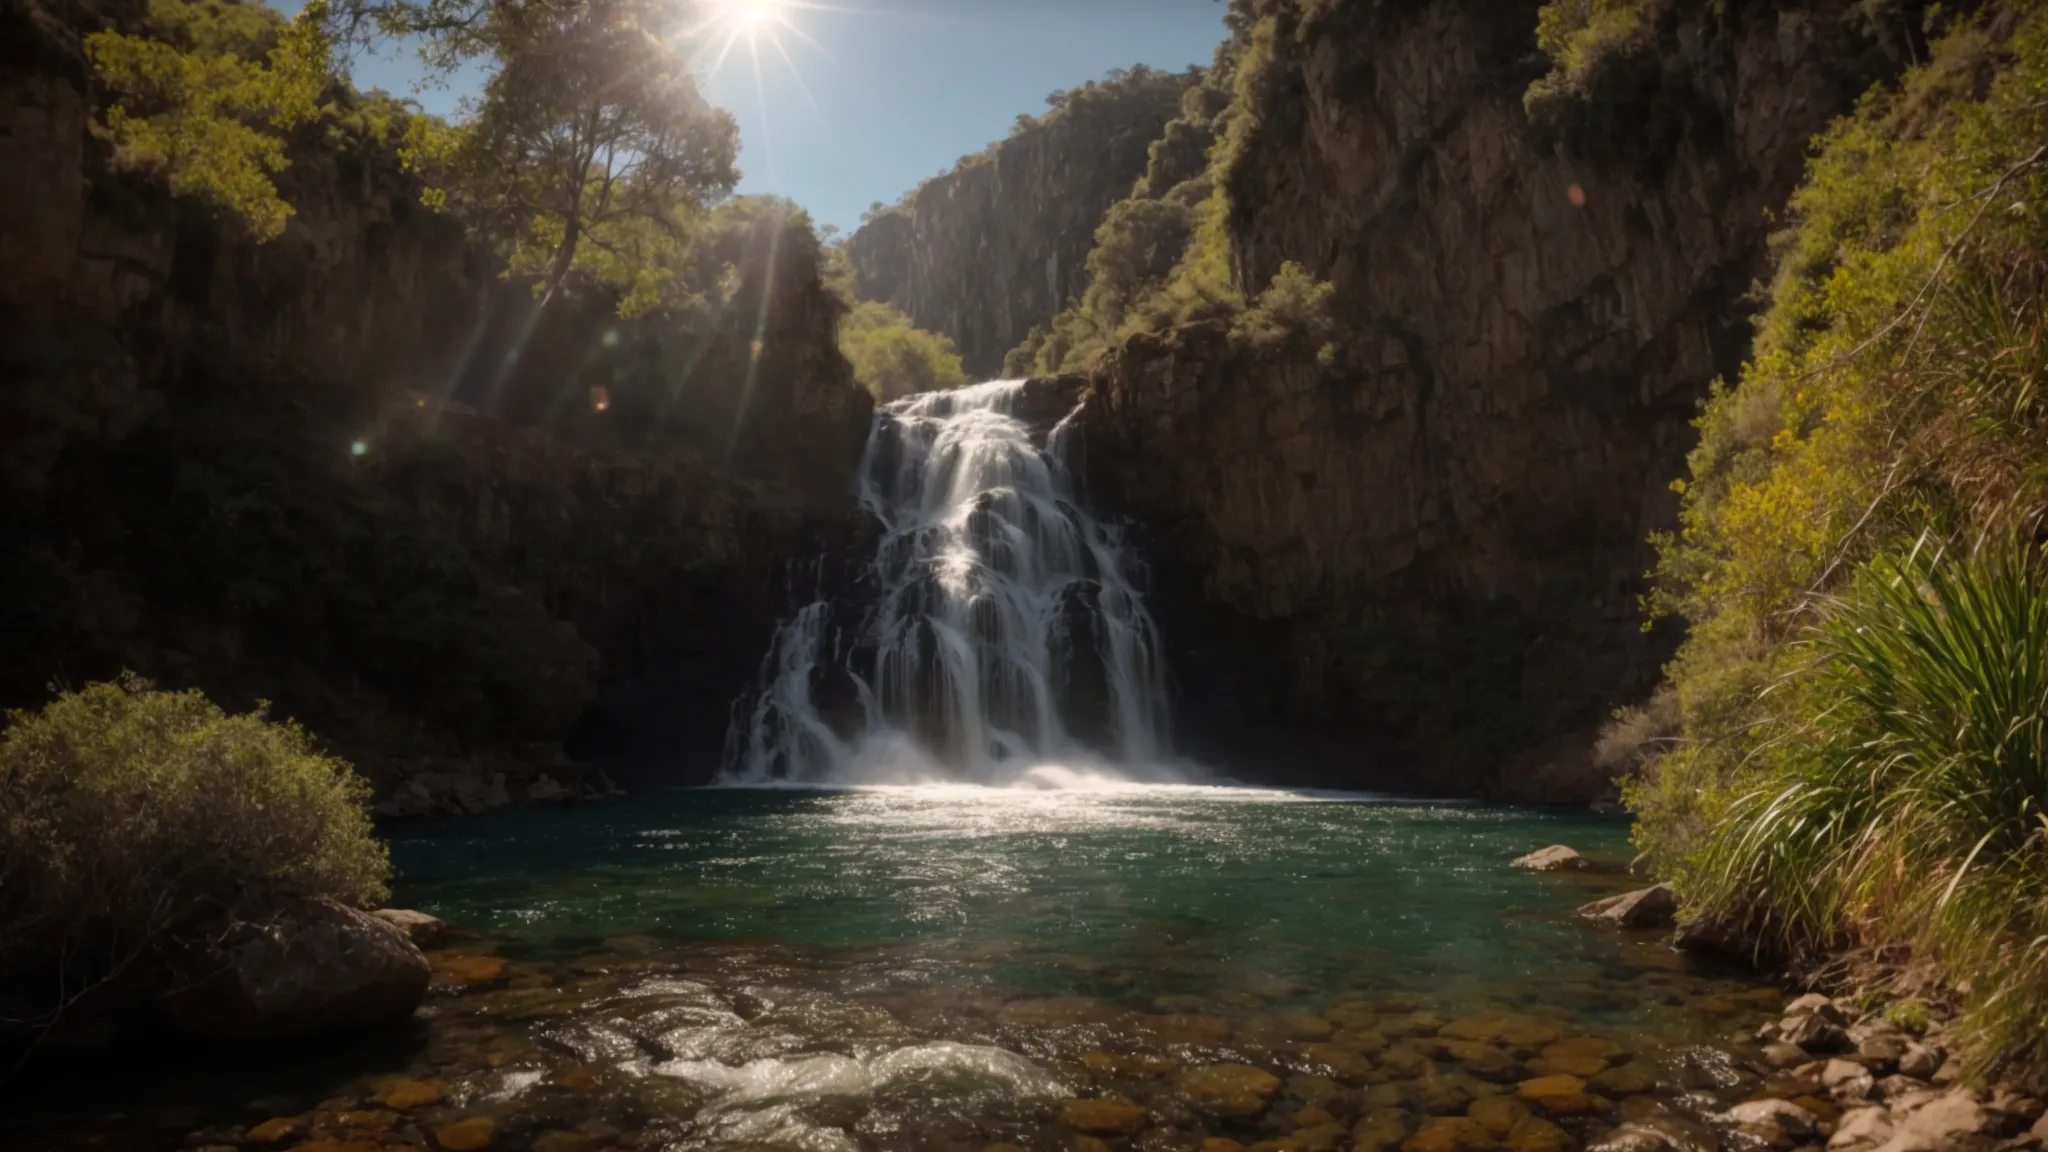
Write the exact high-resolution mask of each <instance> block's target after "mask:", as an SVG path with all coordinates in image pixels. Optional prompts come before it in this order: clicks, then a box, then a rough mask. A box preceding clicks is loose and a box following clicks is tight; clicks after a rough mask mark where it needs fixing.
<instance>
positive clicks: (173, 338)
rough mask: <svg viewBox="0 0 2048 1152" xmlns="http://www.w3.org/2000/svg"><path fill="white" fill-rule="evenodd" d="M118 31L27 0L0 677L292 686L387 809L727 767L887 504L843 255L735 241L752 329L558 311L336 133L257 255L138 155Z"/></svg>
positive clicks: (0, 457) (0, 577)
mask: <svg viewBox="0 0 2048 1152" xmlns="http://www.w3.org/2000/svg"><path fill="white" fill-rule="evenodd" d="M97 18H98V17H97V15H96V9H95V8H92V7H85V6H79V7H62V6H48V5H9V6H7V8H6V9H5V10H4V11H0V168H4V169H5V170H6V171H7V172H9V173H10V174H13V173H19V174H22V175H23V177H24V178H23V179H20V180H15V179H12V178H10V179H9V180H7V181H5V182H0V218H4V219H5V220H6V227H5V228H4V229H0V377H4V378H5V379H6V380H7V387H6V388H5V389H4V390H0V539H4V540H5V541H6V548H5V549H4V552H0V631H4V634H5V635H6V636H7V638H8V651H9V655H10V659H9V661H8V663H7V667H6V668H5V669H4V670H0V703H4V704H5V705H6V706H10V707H13V706H31V705H34V704H35V703H37V702H39V701H40V700H42V699H44V698H45V697H46V695H47V692H48V691H49V688H50V686H51V685H53V684H56V685H60V686H61V685H76V684H78V683H82V682H84V681H86V680H91V679H99V678H103V677H106V676H110V675H113V674H115V673H118V672H120V671H121V670H123V669H132V670H135V671H138V672H141V673H143V674H144V675H147V676H150V677H152V678H155V679H157V680H158V681H159V682H162V683H165V684H167V685H174V686H186V685H191V686H197V687H201V688H204V689H206V690H207V691H208V692H209V693H210V694H212V695H214V696H215V697H216V698H217V699H219V700H220V701H221V702H222V703H223V704H226V705H228V706H231V707H237V708H240V707H249V706H252V705H254V704H255V703H256V702H257V701H259V700H268V701H271V702H273V704H274V706H275V708H276V710H277V711H278V712H280V713H282V714H284V715H287V716H291V717H293V718H295V719H298V720H300V721H301V722H303V723H305V724H306V725H307V726H308V727H309V728H310V729H311V730H313V731H314V732H315V734H316V735H318V736H319V737H321V738H322V740H323V741H324V742H325V743H327V744H328V745H329V746H331V747H333V748H335V749H336V750H338V751H340V752H342V753H344V754H346V755H348V756H350V757H351V758H352V759H354V760H355V761H356V762H357V763H358V764H359V765H360V766H361V767H362V768H363V769H364V771H365V772H366V773H367V774H369V775H370V776H371V778H372V779H373V780H374V781H375V782H376V783H377V784H378V786H379V789H380V795H382V796H384V797H385V800H386V804H387V809H388V810H394V811H413V810H420V809H421V808H423V807H440V808H448V809H456V810H467V809H474V808H478V807H488V806H495V805H496V804H498V803H501V802H504V801H507V800H516V799H519V798H521V797H522V796H529V795H530V796H531V797H532V798H535V799H545V798H549V797H555V796H569V795H574V794H576V793H577V792H579V791H584V790H588V789H590V788H602V787H604V786H605V782H604V778H603V777H602V776H601V775H600V774H598V773H596V772H594V771H592V769H593V768H599V769H603V770H604V771H605V772H608V773H610V775H611V777H612V778H615V779H618V780H622V781H624V782H627V783H643V784H655V783H662V784H670V783H684V782H691V781H696V780H701V779H704V778H705V777H707V776H708V775H709V774H710V773H711V772H712V771H714V770H715V769H716V767H717V764H718V761H719V755H720V751H721V748H722V742H723V737H724V731H725V725H726V709H727V708H728V707H729V705H730V704H731V702H732V700H733V699H735V698H736V697H737V696H738V695H739V694H740V692H741V691H742V690H743V689H744V688H745V687H746V686H747V685H748V684H750V683H751V681H752V679H753V675H754V672H755V670H756V667H757V665H758V662H759V660H760V657H761V653H762V652H763V651H764V650H765V648H766V646H767V644H768V641H769V638H770V636H771V634H772V630H773V624H774V621H775V619H776V617H777V615H778V614H779V613H780V612H781V611H782V609H783V607H784V605H783V602H782V601H783V589H782V580H781V575H782V572H783V569H784V566H785V564H786V563H787V562H788V561H789V560H791V559H795V558H799V557H808V556H810V555H814V554H815V553H817V552H818V551H819V550H820V549H821V548H823V547H826V546H829V544H830V542H831V541H832V540H833V539H835V538H836V535H837V534H840V533H843V532H847V531H857V530H858V529H859V526H860V522H859V518H858V517H857V516H855V514H854V509H853V501H852V496H851V485H852V478H853V475H854V472H855V470H856V468H857V466H858V462H859V458H860V453H861V451H862V446H863V444H864V442H865V438H866V433H867V427H868V422H869V414H870V411H871V407H872V404H871V401H870V400H869V399H868V397H867V395H866V393H864V392H862V391H861V390H859V389H858V388H857V387H855V386H854V384H853V381H852V375H851V370H850V368H849V367H848V365H847V364H846V363H845V361H844V359H843V358H842V357H840V356H839V354H838V352H837V349H836V341H835V334H834V324H835V322H836V318H837V305H836V303H835V302H834V301H833V300H832V298H831V297H830V295H829V293H827V292H826V290H825V289H824V288H823V286H822V284H821V283H820V282H819V278H818V267H817V252H816V246H815V243H814V242H811V241H810V240H809V237H808V235H806V236H804V237H802V239H803V240H804V241H805V243H795V242H792V241H791V240H790V239H789V237H787V236H785V237H784V238H783V240H784V242H782V243H774V242H771V237H770V235H769V230H771V229H772V228H773V227H774V226H775V225H774V224H773V222H772V221H769V220H767V219H766V218H763V219H761V220H759V221H757V222H756V223H755V224H753V225H751V226H747V227H740V228H738V229H736V230H732V231H729V232H727V233H722V234H720V236H718V237H717V238H716V240H715V243H717V244H719V245H722V246H724V248H725V249H728V250H726V251H721V252H720V253H719V256H720V257H721V258H722V259H725V260H729V261H730V263H732V264H733V265H734V266H736V267H737V268H738V269H739V270H740V273H741V275H740V288H739V295H738V298H737V304H736V307H737V308H738V309H739V310H741V311H744V312H745V314H746V315H745V320H746V323H745V324H744V331H743V332H742V331H741V330H740V326H738V325H735V324H727V325H723V326H717V325H714V326H712V327H708V328H699V329H689V328H685V327H679V326H678V324H677V323H676V322H673V321H665V320H659V319H649V320H643V321H639V322H637V323H634V324H624V323H621V322H619V321H618V320H617V319H616V318H615V317H613V316H611V315H610V314H609V312H608V310H606V309H605V308H603V307H601V306H598V305H594V304H592V305H581V306H575V307H556V308H554V309H552V310H550V311H549V312H548V313H546V314H543V315H539V316H535V315H534V314H533V302H532V298H531V293H530V292H528V291H527V289H526V287H525V286H523V285H517V284H506V283H504V282H502V281H501V280H500V279H499V277H498V275H497V272H496V265H495V264H494V262H493V261H492V259H491V258H490V256H489V254H488V253H486V252H483V251H480V250H478V249H476V248H473V247H472V246H471V245H470V244H469V243H468V242H467V241H466V240H465V238H464V236H463V234H462V233H461V231H460V230H459V228H458V227H457V226H456V225H455V223H454V222H452V221H450V220H447V219H445V218H442V217H439V216H437V215H435V214H433V213H431V212H428V211H426V210H424V209H423V208H421V207H419V205H418V203H417V192H418V190H417V187H416V186H415V185H414V184H412V183H411V181H410V180H409V179H408V178H407V177H406V175H405V174H404V173H403V172H402V171H400V170H399V168H398V166H397V165H396V164H395V163H394V162H393V161H392V159H391V158H390V157H389V155H388V154H385V153H382V152H380V151H378V150H376V149H367V148H352V147H348V146H340V147H337V146H335V145H333V144H332V143H331V142H330V141H328V140H326V139H324V138H323V137H321V136H319V135H318V134H309V136H308V137H307V138H305V139H302V140H299V141H297V142H295V144H294V146H293V148H292V159H293V163H292V167H291V168H290V169H289V170H288V171H287V172H286V173H285V174H284V177H283V182H282V185H281V187H282V188H283V190H284V192H285V193H286V196H287V199H288V200H289V201H290V202H291V203H292V204H293V205H294V206H295V208H296V210H297V211H296V215H295V216H294V217H293V218H292V221H291V224H290V226H289V228H288V229H287V231H286V232H285V234H284V235H283V236H281V237H280V238H278V239H277V240H275V241H273V242H271V243H269V244H264V245H258V244H255V243H252V242H250V241H248V240H247V239H245V238H243V237H241V236H240V235H239V234H238V233H236V232H235V231H234V230H233V229H232V228H229V227H225V226H223V225H222V224H221V223H220V222H218V221H217V220H215V219H213V218H212V217H211V216H210V215H209V214H208V213H206V212H205V211H203V210H201V209H198V208H196V207H195V206H193V205H190V204H187V203H181V202H179V201H177V200H176V199H174V198H172V197H170V196H169V195H168V194H167V193H166V192H165V191H164V190H163V189H162V188H161V187H160V186H157V185H156V184H154V183H153V182H151V181H150V180H148V179H146V178H141V177H136V176H132V175H130V174H127V173H124V172H121V171H118V170H116V169H115V168H114V167H112V166H111V165H110V163H109V159H108V157H107V156H106V155H105V153H104V150H103V148H102V147H101V145H100V144H99V143H98V142H97V141H95V140H94V139H93V138H92V137H91V135H90V133H89V131H88V123H89V119H90V115H91V109H92V100H93V92H92V89H91V85H90V82H89V75H88V72H87V69H86V68H85V66H84V63H83V61H82V57H81V55H80V37H81V31H82V30H83V29H86V28H90V27H92V26H93V25H94V23H95V22H96V20H97ZM771 256H772V258H773V259H774V261H775V264H774V266H773V267H772V268H771V267H770V265H769V260H770V258H771ZM764 292H771V293H772V295H771V296H770V297H769V298H768V300H767V308H766V313H767V316H768V324H767V327H766V328H765V329H764V330H762V331H761V332H760V333H759V342H758V347H757V346H756V344H755V341H754V339H753V337H754V336H755V334H756V333H755V327H754V324H755V321H756V319H757V317H759V316H760V315H761V312H762V308H761V294H762V293H764ZM599 388H602V389H603V391H604V393H605V402H604V403H598V402H597V396H598V393H597V389H599ZM586 392H591V393H592V395H589V396H586V395H585V393H586ZM565 748H566V751H565ZM409 781H411V782H415V783H418V784H419V786H418V787H408V786H407V785H408V782H409Z"/></svg>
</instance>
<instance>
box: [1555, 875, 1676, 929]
mask: <svg viewBox="0 0 2048 1152" xmlns="http://www.w3.org/2000/svg"><path fill="white" fill-rule="evenodd" d="M1579 918H1580V919H1582V920H1589V921H1592V922H1593V923H1595V924H1599V925H1601V926H1603V927H1607V928H1669V927H1671V926H1672V925H1673V924H1674V923H1676V922H1677V919H1678V897H1677V895H1676V894H1675V893H1673V892H1672V891H1671V885H1669V884H1656V885H1652V886H1651V887H1648V888H1643V889H1640V890H1638V891H1635V892H1625V893H1623V894H1621V895H1620V896H1610V897H1608V898H1607V899H1605V900H1595V901H1593V902H1592V903H1591V904H1587V905H1585V906H1584V907H1582V908H1580V909H1579Z"/></svg>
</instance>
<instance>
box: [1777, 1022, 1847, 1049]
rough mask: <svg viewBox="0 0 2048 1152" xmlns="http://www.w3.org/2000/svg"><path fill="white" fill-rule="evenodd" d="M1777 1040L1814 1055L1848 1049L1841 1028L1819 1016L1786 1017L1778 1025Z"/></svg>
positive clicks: (1844, 1033) (1844, 1034)
mask: <svg viewBox="0 0 2048 1152" xmlns="http://www.w3.org/2000/svg"><path fill="white" fill-rule="evenodd" d="M1778 1038H1779V1039H1781V1040H1783V1041H1784V1042H1785V1043H1787V1044H1796V1045H1798V1046H1799V1047H1801V1048H1804V1049H1805V1050H1807V1051H1808V1052H1815V1053H1825V1052H1845V1051H1847V1050H1848V1048H1849V1034H1848V1033H1847V1032H1845V1031H1843V1029H1842V1026H1841V1025H1839V1024H1836V1023H1834V1022H1833V1021H1831V1020H1828V1019H1827V1018H1825V1017H1823V1016H1821V1015H1819V1014H1814V1015H1810V1016H1791V1017H1787V1018H1786V1019H1785V1020H1784V1021H1782V1022H1781V1023H1780V1024H1779V1025H1778Z"/></svg>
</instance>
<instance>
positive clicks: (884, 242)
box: [846, 72, 1196, 379]
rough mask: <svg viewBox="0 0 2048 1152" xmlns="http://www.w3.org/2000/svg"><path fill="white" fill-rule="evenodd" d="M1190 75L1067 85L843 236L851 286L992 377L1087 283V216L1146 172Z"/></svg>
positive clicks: (978, 374) (1090, 224) (1093, 218)
mask: <svg viewBox="0 0 2048 1152" xmlns="http://www.w3.org/2000/svg"><path fill="white" fill-rule="evenodd" d="M1195 79H1196V74H1180V75H1169V74H1165V73H1158V72H1146V73H1142V74H1140V75H1139V76H1138V78H1137V79H1135V80H1123V81H1112V82H1110V83H1107V84H1102V85H1094V86H1090V87H1089V88H1086V89H1080V90H1077V91H1076V92H1074V93H1072V94H1070V95H1069V97H1068V100H1067V103H1066V104H1065V105H1064V106H1063V107H1061V108H1058V109H1056V110H1054V111H1053V112H1051V113H1049V114H1047V115H1046V116H1045V117H1043V118H1042V119H1040V120H1039V121H1037V122H1035V123H1033V124H1031V125H1030V126H1029V127H1026V128H1024V129H1022V130H1021V131H1019V132H1018V133H1017V134H1015V135H1013V136H1011V137H1010V138H1009V139H1007V140H1004V141H1002V142H1000V143H997V144H995V145H992V146H991V147H990V148H989V150H988V151H987V152H985V153H983V154H982V155H980V156H977V157H973V158H971V159H969V160H966V161H963V162H962V163H961V165H960V166H959V167H958V168H955V169H954V170H953V171H952V172H950V173H948V174H946V175H944V176H941V177H939V178H937V179H935V180H931V181H927V182H926V183H925V184H923V185H922V186H920V187H919V188H918V189H917V191H916V192H914V193H913V194H912V195H911V196H910V198H909V199H908V200H906V201H905V202H904V203H903V204H902V205H900V206H898V207H896V208H894V209H891V210H889V211H887V212H884V213H882V214H881V215H879V216H877V217H875V218H874V219H873V220H871V221H869V222H868V223H867V224H865V225H863V226H862V227H861V228H860V229H859V230H858V231H856V232H855V233H854V234H853V236H852V237H851V238H850V239H849V240H848V241H847V248H846V251H847V255H848V257H849V258H850V259H851V261H852V263H853V268H854V289H855V291H856V292H857V293H858V294H859V295H860V296H861V298H862V299H866V300H880V301H883V302H886V303H889V304H893V305H895V306H896V307H897V308H899V309H901V310H902V311H903V312H905V313H906V314H908V315H909V317H910V318H911V320H912V321H913V322H914V323H916V325H917V326H918V327H920V328H925V329H929V330H930V331H933V332H938V333H941V334H943V335H945V336H949V337H951V338H952V340H953V342H954V343H955V344H956V345H957V346H958V347H959V349H960V359H961V362H962V364H963V365H964V366H965V367H966V369H967V372H968V375H969V376H971V377H974V378H976V379H989V378H993V377H994V376H995V375H997V374H998V373H999V372H1001V370H1002V366H1003V356H1004V354H1005V353H1007V352H1009V350H1010V349H1012V348H1014V347H1016V346H1017V345H1018V344H1020V343H1022V342H1023V340H1024V338H1025V336H1026V335H1028V334H1029V333H1030V331H1031V329H1032V327H1033V326H1034V325H1038V324H1043V323H1045V322H1046V321H1047V320H1050V319H1051V318H1052V317H1053V315H1054V314H1055V313H1057V312H1058V311H1059V310H1060V308H1061V307H1063V306H1064V305H1065V304H1066V302H1067V300H1068V299H1069V298H1071V297H1073V296H1076V295H1078V294H1079V293H1080V292H1081V290H1082V289H1083V288H1085V287H1086V286H1087V261H1088V253H1089V251H1090V249H1092V248H1093V247H1094V243H1095V229H1096V226H1097V225H1099V224H1100V223H1101V222H1102V215H1103V213H1104V212H1106V211H1108V210H1109V207H1110V205H1112V204H1114V203H1116V202H1117V201H1118V200H1121V199H1123V198H1124V197H1125V196H1126V195H1129V193H1130V191H1131V185H1132V184H1133V183H1134V182H1135V181H1137V179H1138V178H1139V177H1141V176H1143V175H1144V174H1145V166H1146V162H1147V156H1148V150H1149V149H1150V147H1151V144H1152V142H1153V140H1155V139H1157V138H1158V137H1159V135H1160V133H1161V131H1162V130H1163V129H1164V128H1165V126H1166V123H1167V121H1169V120H1171V119H1172V118H1173V117H1174V114H1175V112H1176V110H1177V109H1178V107H1179V102H1180V96H1181V93H1182V92H1183V91H1185V90H1186V88H1187V87H1188V86H1189V85H1190V84H1192V83H1193V82H1194V81H1195Z"/></svg>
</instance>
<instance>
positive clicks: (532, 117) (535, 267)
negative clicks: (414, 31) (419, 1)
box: [416, 0, 739, 316]
mask: <svg viewBox="0 0 2048 1152" xmlns="http://www.w3.org/2000/svg"><path fill="white" fill-rule="evenodd" d="M678 7H679V6H677V5H673V4H662V3H660V2H659V0H654V2H652V3H650V2H647V0H577V2H574V3H567V4H561V5H534V6H530V7H522V6H513V5H503V6H500V7H498V8H496V9H495V10H493V11H492V12H491V13H490V14H489V15H488V17H486V22H485V27H484V28H483V30H482V31H481V32H479V33H477V34H476V35H477V38H478V40H479V41H480V42H481V43H483V44H484V45H486V46H487V48H488V50H489V51H490V52H491V54H493V55H494V56H495V57H496V58H497V61H498V64H499V68H498V71H497V73H496V74H495V75H493V76H492V77H491V79H490V81H489V82H488V83H487V84H486V85H485V88H484V94H483V97H482V99H481V100H480V101H479V102H478V104H477V105H476V107H475V110H474V115H473V116H472V117H470V119H469V120H468V121H467V122H466V123H464V124H462V125H461V126H459V127H456V128H453V129H445V130H440V131H439V132H435V133H429V134H427V135H426V136H425V137H424V138H422V139H421V140H420V141H419V142H418V147H417V149H416V154H417V155H418V156H419V157H420V158H421V162H422V163H423V165H424V166H425V167H426V168H427V170H428V171H429V173H430V175H431V176H432V177H433V178H434V179H435V181H436V182H437V183H438V184H439V185H440V187H441V190H442V191H443V192H445V194H446V199H447V202H448V204H449V205H450V206H452V207H454V208H455V209H456V210H457V211H458V212H459V213H460V214H461V215H462V216H464V217H465V218H466V220H467V221H468V222H469V223H471V224H472V225H473V226H475V227H477V228H479V229H480V230H482V231H484V232H485V233H486V234H489V235H493V236H495V237H497V238H499V239H500V240H502V241H503V242H504V243H506V244H507V245H508V247H509V249H510V253H509V265H508V269H507V274H508V275H515V276H532V277H534V278H535V280H536V287H535V291H536V293H537V294H539V295H540V296H542V298H543V299H546V298H549V297H552V296H553V294H554V293H555V292H556V291H558V290H559V289H560V288H561V287H562V285H563V284H564V283H565V282H566V281H568V280H569V279H570V278H571V277H575V278H578V279H580V280H584V281H587V282H590V283H592V284H595V285H597V286H600V287H602V288H605V289H609V290H611V291H614V292H616V293H617V294H618V295H619V311H620V313H621V315H625V316H635V315H640V314H643V313H645V312H647V311H649V310H651V309H652V308H654V307H657V306H659V305H661V304H663V303H665V302H668V300H669V298H670V295H671V293H672V291H673V289H674V288H675V286H676V281H677V277H678V272H679V270H680V268H681V266H682V265H683V263H684V261H685V259H686V258H687V256H688V252H689V249H690V244H691V236H692V234H693V222H694V221H696V220H697V219H698V218H699V217H701V215H702V213H703V210H704V207H705V205H706V204H707V203H709V202H711V201H714V200H717V199H719V198H722V197H724V196H725V195H727V194H728V193H730V192H731V190H732V187H733V185H734V183H735V182H737V180H738V179H739V174H738V172H737V171H736V169H735V168H734V159H735V157H736V155H737V153H738V149H739V133H738V129H737V128H736V127H735V125H734V123H733V120H732V117H731V116H730V115H729V114H727V113H726V112H724V111H722V110H719V109H714V108H712V107H710V106H709V105H708V104H706V103H705V101H704V99H703V97H702V95H700V94H699V92H698V91H697V86H696V83H695V81H694V80H693V79H692V78H691V76H690V74H689V71H688V68H687V64H686V62H685V61H684V60H683V59H682V58H681V57H680V56H679V55H678V54H677V52H676V50H675V48H674V47H673V45H674V43H675V39H676V36H675V33H676V32H677V31H678V29H677V23H678V19H679V16H678Z"/></svg>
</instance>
